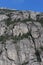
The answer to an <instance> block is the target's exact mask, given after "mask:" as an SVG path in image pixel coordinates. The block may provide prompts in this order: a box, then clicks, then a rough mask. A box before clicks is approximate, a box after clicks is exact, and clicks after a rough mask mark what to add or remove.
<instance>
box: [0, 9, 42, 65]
mask: <svg viewBox="0 0 43 65" xmlns="http://www.w3.org/2000/svg"><path fill="white" fill-rule="evenodd" d="M0 65H43V13H40V12H33V11H19V10H9V9H0Z"/></svg>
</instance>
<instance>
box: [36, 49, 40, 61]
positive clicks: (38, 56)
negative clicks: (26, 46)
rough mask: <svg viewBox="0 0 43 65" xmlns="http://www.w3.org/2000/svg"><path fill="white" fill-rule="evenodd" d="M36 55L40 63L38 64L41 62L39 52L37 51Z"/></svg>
mask: <svg viewBox="0 0 43 65" xmlns="http://www.w3.org/2000/svg"><path fill="white" fill-rule="evenodd" d="M35 55H36V57H37V61H38V62H41V58H40V52H39V50H36V52H35Z"/></svg>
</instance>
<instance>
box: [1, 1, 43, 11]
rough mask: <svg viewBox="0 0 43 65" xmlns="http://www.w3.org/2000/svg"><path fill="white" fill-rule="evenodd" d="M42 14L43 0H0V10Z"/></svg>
mask: <svg viewBox="0 0 43 65" xmlns="http://www.w3.org/2000/svg"><path fill="white" fill-rule="evenodd" d="M2 7H3V8H10V9H16V10H32V11H37V12H43V0H0V8H2Z"/></svg>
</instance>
